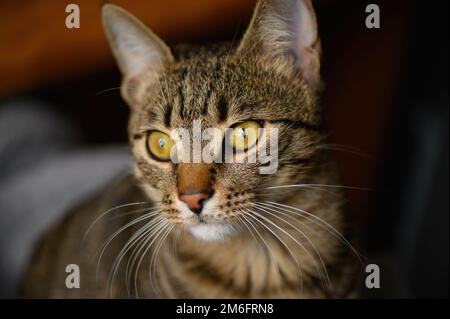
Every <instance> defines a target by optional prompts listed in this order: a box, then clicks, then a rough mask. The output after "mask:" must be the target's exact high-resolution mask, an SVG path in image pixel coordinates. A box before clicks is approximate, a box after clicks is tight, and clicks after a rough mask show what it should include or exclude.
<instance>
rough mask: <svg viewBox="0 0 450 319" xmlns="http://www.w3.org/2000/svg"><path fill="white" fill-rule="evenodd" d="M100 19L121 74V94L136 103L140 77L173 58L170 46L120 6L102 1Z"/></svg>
mask: <svg viewBox="0 0 450 319" xmlns="http://www.w3.org/2000/svg"><path fill="white" fill-rule="evenodd" d="M102 21H103V28H104V30H105V33H106V36H107V39H108V42H109V45H110V47H111V50H112V52H113V55H114V57H115V59H116V61H117V64H118V66H119V69H120V71H121V73H122V75H123V83H122V96H123V97H124V99H125V100H126V101H127V102H128V103H129V104H131V106H132V105H134V104H136V103H139V102H140V100H141V99H140V98H141V96H142V89H143V87H145V83H144V82H145V81H143V78H144V77H145V78H149V77H150V78H151V77H152V76H153V77H154V76H155V74H157V73H158V72H160V71H161V70H162V69H163V68H164V67H165V66H166V65H167V64H169V63H171V62H172V61H173V56H172V54H171V52H170V49H169V48H168V47H167V45H166V44H164V42H163V41H162V40H161V39H159V38H158V37H157V36H156V35H155V34H154V33H153V32H151V31H150V30H149V29H148V28H147V27H146V26H145V25H144V24H143V23H142V22H140V21H139V20H138V19H137V18H135V17H134V16H132V15H131V14H130V13H128V12H127V11H125V10H123V9H122V8H120V7H118V6H116V5H113V4H105V5H104V6H103V7H102Z"/></svg>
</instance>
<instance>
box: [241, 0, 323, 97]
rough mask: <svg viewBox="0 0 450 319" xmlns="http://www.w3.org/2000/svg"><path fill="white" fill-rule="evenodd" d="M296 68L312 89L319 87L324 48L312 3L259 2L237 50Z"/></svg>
mask: <svg viewBox="0 0 450 319" xmlns="http://www.w3.org/2000/svg"><path fill="white" fill-rule="evenodd" d="M237 52H238V53H242V54H244V55H250V56H251V55H254V54H260V55H262V56H263V57H265V58H268V60H269V61H271V62H273V63H277V62H279V65H285V62H286V61H292V62H293V63H294V65H293V66H292V64H290V63H288V64H287V65H288V66H289V67H294V68H296V69H297V70H298V71H299V72H300V74H301V76H302V77H303V78H304V80H305V81H306V82H307V83H308V84H309V86H310V87H312V88H314V89H315V88H317V87H318V86H319V84H320V55H321V46H320V39H319V36H318V32H317V21H316V15H315V12H314V8H313V6H312V3H311V0H259V1H258V4H257V6H256V9H255V13H254V15H253V18H252V21H251V23H250V26H249V28H248V30H247V32H246V33H245V35H244V38H243V39H242V42H241V43H240V46H239V47H238V49H237Z"/></svg>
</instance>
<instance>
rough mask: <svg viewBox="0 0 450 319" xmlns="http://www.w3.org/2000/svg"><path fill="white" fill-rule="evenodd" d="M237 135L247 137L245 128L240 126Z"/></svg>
mask: <svg viewBox="0 0 450 319" xmlns="http://www.w3.org/2000/svg"><path fill="white" fill-rule="evenodd" d="M239 135H241V136H242V137H244V138H245V137H247V130H246V129H245V128H241V130H240V132H239Z"/></svg>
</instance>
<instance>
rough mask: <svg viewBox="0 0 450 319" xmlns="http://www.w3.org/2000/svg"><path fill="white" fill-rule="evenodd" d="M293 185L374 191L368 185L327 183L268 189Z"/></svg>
mask: <svg viewBox="0 0 450 319" xmlns="http://www.w3.org/2000/svg"><path fill="white" fill-rule="evenodd" d="M292 187H299V188H302V187H330V188H344V189H352V190H360V191H373V189H372V188H366V187H355V186H344V185H327V184H293V185H280V186H269V187H267V188H266V189H276V188H292Z"/></svg>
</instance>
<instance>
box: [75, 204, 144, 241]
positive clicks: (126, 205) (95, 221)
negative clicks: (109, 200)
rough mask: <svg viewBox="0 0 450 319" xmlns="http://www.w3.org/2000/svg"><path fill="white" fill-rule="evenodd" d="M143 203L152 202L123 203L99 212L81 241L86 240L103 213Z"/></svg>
mask: <svg viewBox="0 0 450 319" xmlns="http://www.w3.org/2000/svg"><path fill="white" fill-rule="evenodd" d="M144 204H152V203H150V202H135V203H128V204H123V205H120V206H116V207H113V208H111V209H108V210H107V211H105V212H104V213H102V214H100V215H99V216H98V217H97V218H96V219H94V221H93V222H92V223H91V224H90V225H89V227H88V229H87V231H86V233H85V234H84V236H83V241H85V240H86V237H87V236H88V235H89V232H90V231H91V230H92V228H93V227H94V226H95V224H96V223H97V222H98V221H99V220H100V219H101V218H102V217H104V216H105V215H107V214H110V213H112V212H114V211H116V210H118V209H120V208H124V207H129V206H136V205H144ZM150 208H151V207H149V209H150Z"/></svg>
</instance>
